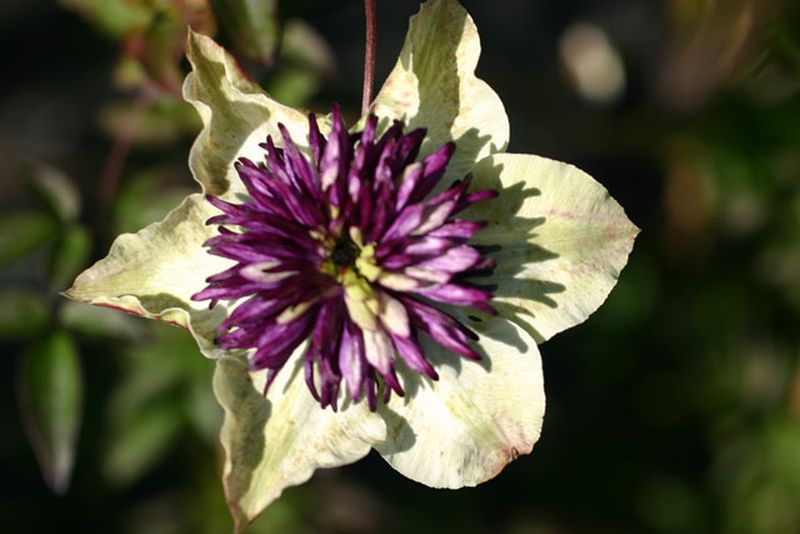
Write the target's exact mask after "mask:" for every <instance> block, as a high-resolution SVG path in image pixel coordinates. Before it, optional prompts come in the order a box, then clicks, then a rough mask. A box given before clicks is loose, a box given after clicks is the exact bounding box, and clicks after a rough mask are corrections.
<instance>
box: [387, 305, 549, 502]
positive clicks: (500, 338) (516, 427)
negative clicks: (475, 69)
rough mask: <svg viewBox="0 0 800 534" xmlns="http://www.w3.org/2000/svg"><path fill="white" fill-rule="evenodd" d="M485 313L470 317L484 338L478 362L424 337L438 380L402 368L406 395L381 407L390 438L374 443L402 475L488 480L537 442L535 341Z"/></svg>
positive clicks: (441, 481)
mask: <svg viewBox="0 0 800 534" xmlns="http://www.w3.org/2000/svg"><path fill="white" fill-rule="evenodd" d="M483 317H484V318H485V319H484V320H482V321H479V322H478V321H468V320H466V319H465V323H466V324H469V325H470V327H471V328H473V329H474V330H475V331H476V332H477V333H478V335H479V336H480V341H479V342H478V344H477V345H478V352H479V353H480V355H481V360H480V361H470V360H465V359H462V358H460V357H458V356H457V355H455V354H454V353H452V352H450V351H448V350H447V349H444V348H442V347H441V346H440V345H438V344H436V343H430V342H423V345H424V346H423V349H424V350H425V355H426V356H427V358H428V359H429V360H430V361H431V363H432V364H433V365H434V366H435V368H436V370H437V372H438V373H439V380H438V381H432V380H430V379H428V378H424V377H420V375H412V374H411V373H402V378H403V382H404V383H403V387H404V389H405V390H406V395H405V397H402V398H401V397H397V396H393V397H392V399H391V400H390V401H389V403H388V405H382V404H381V405H380V406H379V408H378V413H380V414H381V415H382V416H383V417H384V419H385V420H386V426H387V438H386V441H385V442H383V443H380V444H378V445H376V447H375V448H376V449H377V450H378V452H380V453H381V455H382V456H383V457H384V458H385V459H386V460H387V461H388V462H389V463H390V464H391V465H392V467H394V468H395V469H397V470H398V471H399V472H400V473H402V474H403V475H405V476H407V477H408V478H410V479H412V480H416V481H417V482H421V483H423V484H426V485H428V486H431V487H434V488H460V487H463V486H475V485H477V484H480V483H481V482H484V481H486V480H489V479H491V478H493V477H494V476H496V475H497V474H498V473H500V471H502V469H503V468H504V467H505V466H506V465H507V464H508V463H509V462H511V461H512V460H514V459H516V458H517V456H519V455H522V454H528V453H530V452H531V450H532V449H533V445H534V443H536V441H537V440H538V439H539V434H540V432H541V428H542V418H543V417H544V409H545V396H544V383H543V380H542V363H541V360H540V358H539V351H538V349H537V348H536V343H535V342H534V340H533V339H532V338H531V337H530V336H529V335H528V334H527V333H526V332H525V331H524V330H523V329H522V328H520V327H518V326H517V325H515V324H514V323H512V322H510V321H507V320H505V319H502V318H498V317H491V316H483Z"/></svg>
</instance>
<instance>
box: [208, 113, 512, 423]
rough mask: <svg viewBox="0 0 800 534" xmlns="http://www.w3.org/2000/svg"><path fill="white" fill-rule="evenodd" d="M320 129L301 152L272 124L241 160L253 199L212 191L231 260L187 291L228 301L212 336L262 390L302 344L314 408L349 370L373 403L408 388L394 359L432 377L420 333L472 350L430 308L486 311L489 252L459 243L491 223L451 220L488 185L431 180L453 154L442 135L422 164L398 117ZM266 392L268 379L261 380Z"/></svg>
mask: <svg viewBox="0 0 800 534" xmlns="http://www.w3.org/2000/svg"><path fill="white" fill-rule="evenodd" d="M332 119H333V121H332V122H333V124H332V129H331V132H330V135H329V137H328V138H327V139H326V138H325V137H324V136H323V135H322V134H321V133H320V130H319V127H318V126H317V121H316V119H315V117H314V116H313V115H311V116H309V133H308V142H309V153H308V154H305V153H304V152H303V151H301V150H300V148H298V146H297V145H296V144H295V143H294V142H293V141H292V139H291V137H290V136H289V133H288V131H287V130H286V128H284V127H283V125H279V128H280V132H281V138H282V139H281V144H282V146H281V147H278V146H276V144H275V142H274V141H273V139H272V138H271V137H268V138H267V140H266V143H264V144H262V145H260V146H261V147H262V148H263V149H264V150H265V156H264V160H263V161H261V162H258V163H255V162H253V161H250V160H248V159H246V158H240V159H239V160H238V161H237V162H236V164H235V168H236V170H237V172H238V173H239V176H240V177H241V180H242V182H243V183H244V185H245V187H246V188H247V191H248V193H249V198H248V199H247V200H244V201H243V202H242V203H232V202H228V201H225V200H222V199H220V198H217V197H214V196H208V197H207V199H208V201H209V202H210V203H211V204H213V205H214V206H216V207H217V208H219V209H220V210H221V211H222V214H221V215H218V216H216V217H213V218H211V219H210V220H209V221H208V224H216V225H220V226H219V235H218V236H216V237H213V238H211V239H209V240H208V241H207V242H206V243H205V246H207V247H208V248H209V252H210V253H211V254H215V255H218V256H222V257H225V258H229V259H231V260H234V261H235V262H236V264H235V265H234V266H233V267H231V268H229V269H227V270H225V271H223V272H221V273H218V274H215V275H213V276H210V277H209V278H208V279H207V280H206V282H207V283H208V286H207V287H206V288H205V289H203V290H202V291H200V292H199V293H197V294H196V295H194V296H193V297H192V299H193V300H209V301H210V305H211V306H213V305H215V304H216V302H217V301H220V300H225V301H230V302H231V303H232V304H231V305H232V307H233V310H232V312H231V314H230V316H229V317H228V319H227V320H226V321H224V322H223V323H222V324H221V325H220V329H219V336H218V338H217V341H216V342H217V344H218V345H219V346H221V347H223V348H226V349H248V350H252V354H251V356H250V368H251V370H253V371H255V370H261V369H267V370H268V375H267V386H266V387H267V388H268V387H269V385H270V384H271V383H272V381H273V380H274V379H275V376H276V375H277V373H278V372H279V371H280V370H281V368H282V367H283V366H284V365H285V364H286V362H287V360H288V359H289V357H290V356H291V355H292V354H293V352H294V351H295V350H296V349H297V348H298V347H299V346H300V345H301V344H303V343H304V342H305V341H306V340H308V343H307V345H306V348H305V353H304V355H303V364H304V371H305V373H304V374H305V379H306V383H307V384H308V388H309V390H310V392H311V394H312V395H313V396H314V398H315V399H317V400H318V401H319V402H320V404H321V406H322V407H323V408H325V407H326V406H331V407H332V408H333V409H334V410H336V408H337V399H338V396H339V387H340V384H341V382H342V379H344V381H345V383H346V385H347V391H348V392H349V394H350V396H351V398H352V399H353V400H354V401H356V402H357V401H359V400H360V399H361V398H363V397H364V396H366V398H367V400H368V403H369V406H370V409H371V410H373V411H374V410H375V409H376V407H377V399H378V395H379V391H380V390H381V388H382V387H383V385H385V389H384V401H387V400H388V398H389V395H390V394H391V392H392V391H394V392H395V393H397V394H398V395H403V389H402V387H401V385H400V382H399V381H398V379H397V374H396V369H395V366H396V362H397V361H398V359H399V360H402V362H403V363H404V364H405V365H406V366H407V367H408V368H410V369H412V370H414V371H416V372H418V373H422V374H423V375H425V376H427V377H429V378H431V379H433V380H437V379H438V374H437V373H436V370H435V369H434V368H433V366H432V365H431V363H430V362H429V361H428V359H427V358H426V357H425V354H424V352H423V350H422V346H421V345H420V336H421V335H426V336H428V337H429V338H430V339H432V340H433V341H434V342H436V343H438V344H439V345H441V346H442V347H444V348H446V349H448V350H450V351H453V352H455V353H457V354H460V355H462V356H464V357H466V358H471V359H478V358H479V355H478V353H477V352H476V351H475V349H474V348H473V347H472V346H471V343H472V342H474V340H476V339H477V335H476V334H475V333H474V332H472V331H471V330H470V329H468V328H467V327H466V326H464V325H463V324H462V323H461V322H459V321H458V320H456V319H455V318H454V317H453V316H452V315H450V314H448V313H446V312H445V311H443V310H442V309H440V308H439V307H437V306H436V303H444V304H449V305H454V306H458V307H471V308H474V309H478V310H481V311H483V312H486V313H494V309H493V308H492V307H491V306H490V305H489V300H490V299H491V296H492V295H491V291H490V290H489V289H488V288H486V287H480V286H478V285H475V284H474V283H470V282H468V281H467V279H468V278H472V277H477V276H484V275H486V274H488V273H491V272H492V270H493V269H494V260H492V259H490V258H486V257H484V256H483V255H482V254H481V251H480V250H479V249H478V248H476V247H473V246H470V245H468V244H467V241H468V240H469V239H470V238H471V237H472V236H473V235H474V234H475V233H476V232H477V231H478V230H480V229H481V228H482V227H483V226H484V224H485V223H482V222H475V221H468V220H461V219H457V218H455V217H454V216H455V215H456V214H457V213H459V212H460V211H462V210H464V209H465V208H466V207H468V206H470V205H471V204H473V203H475V202H478V201H481V200H486V199H490V198H494V197H495V196H496V192H495V191H492V190H480V191H474V192H469V184H470V178H469V177H467V178H465V179H464V180H458V181H456V182H454V183H453V184H452V185H450V186H449V187H448V188H446V189H441V188H437V186H438V185H439V183H440V181H441V179H442V176H443V175H444V173H445V169H446V167H447V164H448V162H449V161H450V158H451V156H452V155H453V152H454V151H455V144H454V143H447V144H445V145H444V146H442V147H441V148H439V149H438V150H436V151H435V152H433V153H431V154H430V155H428V156H426V157H424V158H422V159H420V160H419V161H417V156H418V154H419V150H420V146H421V145H422V142H423V140H424V138H425V131H424V130H421V129H418V130H414V131H411V132H409V133H407V134H404V133H403V125H402V123H400V122H395V123H394V124H393V125H392V126H391V127H389V128H388V129H387V131H386V132H385V133H384V134H383V135H381V136H380V137H379V138H376V130H377V125H378V120H377V118H376V117H375V116H370V117H369V118H368V119H367V121H366V126H365V128H364V130H363V131H361V132H357V133H353V134H350V133H348V132H347V130H346V128H345V125H344V122H343V120H342V118H341V115H340V113H339V110H338V109H337V108H334V110H333V113H332ZM265 393H266V389H265Z"/></svg>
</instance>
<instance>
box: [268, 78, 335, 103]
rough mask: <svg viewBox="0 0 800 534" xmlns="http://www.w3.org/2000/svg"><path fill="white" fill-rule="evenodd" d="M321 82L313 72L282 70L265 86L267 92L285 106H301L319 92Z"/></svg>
mask: <svg viewBox="0 0 800 534" xmlns="http://www.w3.org/2000/svg"><path fill="white" fill-rule="evenodd" d="M320 83H321V80H320V78H319V76H317V75H316V74H314V73H313V72H310V71H307V70H303V69H284V70H282V71H280V72H279V73H277V74H276V75H275V76H273V77H272V78H271V79H270V81H269V83H268V84H267V87H266V88H267V92H268V93H269V94H270V95H271V96H272V98H274V99H275V100H277V101H278V102H280V103H281V104H286V105H287V106H293V107H298V106H303V105H305V103H306V102H308V100H309V99H310V98H311V97H312V96H314V94H315V93H316V92H317V91H318V90H319V87H320Z"/></svg>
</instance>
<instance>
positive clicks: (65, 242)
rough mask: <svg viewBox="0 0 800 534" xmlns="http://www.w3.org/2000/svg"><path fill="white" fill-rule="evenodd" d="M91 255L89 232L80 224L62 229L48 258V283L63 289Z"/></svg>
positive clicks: (84, 265)
mask: <svg viewBox="0 0 800 534" xmlns="http://www.w3.org/2000/svg"><path fill="white" fill-rule="evenodd" d="M91 253H92V237H91V235H89V230H87V229H86V227H84V226H82V225H80V224H71V225H69V226H67V227H66V228H64V230H63V232H62V234H61V238H60V239H59V240H58V241H57V242H56V246H55V248H54V249H53V255H52V256H51V258H50V283H51V284H52V285H53V287H56V288H59V289H65V288H66V287H67V286H68V284H69V283H70V282H72V280H73V278H75V275H77V274H78V272H80V271H81V270H82V269H83V268H84V267H86V263H87V262H88V261H89V258H90V256H91Z"/></svg>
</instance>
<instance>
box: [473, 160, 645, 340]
mask: <svg viewBox="0 0 800 534" xmlns="http://www.w3.org/2000/svg"><path fill="white" fill-rule="evenodd" d="M472 174H473V175H474V180H473V183H472V187H473V188H474V189H483V188H492V189H495V190H497V191H498V192H499V196H498V197H497V198H496V199H494V200H492V201H489V202H482V203H480V205H477V204H476V205H475V206H473V207H471V208H469V209H468V210H467V211H465V212H464V214H465V216H466V217H468V218H472V219H479V220H487V221H489V224H488V225H487V227H486V228H485V229H484V230H482V231H481V232H479V233H478V234H477V235H476V236H475V238H474V242H475V243H476V244H478V245H487V246H493V247H497V246H499V247H500V250H499V251H497V252H495V253H494V254H492V255H491V256H492V257H494V258H495V259H496V260H497V268H496V269H495V272H494V274H493V275H492V277H491V283H492V284H496V285H497V289H496V290H495V291H494V292H493V296H494V298H493V300H492V304H493V305H494V306H495V307H496V308H497V310H498V311H499V313H500V315H501V316H503V317H506V318H508V319H511V320H512V321H515V322H517V323H518V324H519V325H521V326H522V327H523V328H525V329H526V330H528V332H529V333H530V334H531V335H532V336H533V337H534V339H536V340H537V342H542V341H544V340H547V339H549V338H551V337H552V336H554V335H555V334H557V333H558V332H561V331H562V330H566V329H567V328H570V327H571V326H574V325H576V324H579V323H581V322H583V321H584V320H585V319H586V318H587V317H589V315H591V314H592V313H593V312H594V311H595V310H596V309H597V308H598V307H599V306H600V305H601V304H602V303H603V301H605V299H606V297H607V296H608V294H609V292H610V291H611V289H612V288H613V287H614V285H615V284H616V283H617V278H618V277H619V273H620V271H621V270H622V268H623V267H624V266H625V264H626V263H627V261H628V255H629V254H630V251H631V249H632V247H633V241H634V238H635V237H636V234H637V233H638V232H639V229H638V228H637V227H636V226H635V225H634V224H633V223H632V222H631V221H630V220H628V218H627V217H626V215H625V212H624V210H623V209H622V207H621V206H620V205H619V204H618V203H617V201H616V200H614V199H613V198H612V197H611V196H610V195H609V193H608V191H607V190H606V189H605V188H604V187H603V186H602V185H600V184H599V183H598V182H597V181H595V180H594V179H593V178H592V177H591V176H589V175H588V174H586V173H585V172H583V171H582V170H580V169H578V168H576V167H574V166H572V165H569V164H566V163H561V162H559V161H554V160H551V159H548V158H544V157H540V156H533V155H528V154H498V155H494V156H490V157H488V158H486V159H484V160H482V161H481V162H479V163H478V165H477V166H476V167H475V168H474V169H473V171H472Z"/></svg>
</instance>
